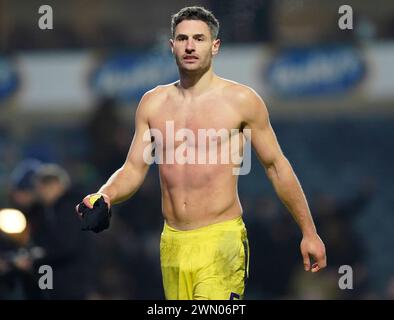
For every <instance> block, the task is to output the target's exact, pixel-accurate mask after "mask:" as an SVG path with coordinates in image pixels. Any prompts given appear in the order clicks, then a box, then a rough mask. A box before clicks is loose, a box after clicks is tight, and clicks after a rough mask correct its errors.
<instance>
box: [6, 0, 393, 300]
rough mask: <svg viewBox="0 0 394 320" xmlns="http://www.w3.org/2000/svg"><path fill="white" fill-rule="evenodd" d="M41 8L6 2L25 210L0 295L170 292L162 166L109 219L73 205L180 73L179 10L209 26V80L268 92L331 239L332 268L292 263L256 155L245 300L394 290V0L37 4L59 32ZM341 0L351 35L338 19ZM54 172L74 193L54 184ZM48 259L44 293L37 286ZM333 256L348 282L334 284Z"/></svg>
mask: <svg viewBox="0 0 394 320" xmlns="http://www.w3.org/2000/svg"><path fill="white" fill-rule="evenodd" d="M42 4H44V3H42V1H37V0H17V1H12V0H0V209H1V208H10V207H11V208H18V209H20V210H22V211H23V212H24V214H25V216H26V218H27V228H26V229H25V231H23V232H22V233H19V234H18V233H17V234H10V233H6V232H4V231H0V298H2V299H31V298H34V299H62V298H73V299H163V290H162V284H161V277H160V263H159V238H160V232H161V228H162V224H163V221H162V217H161V214H160V212H161V210H160V206H161V203H160V190H159V183H158V175H157V167H156V166H152V167H151V169H150V172H149V175H148V177H147V179H146V181H145V183H144V185H143V186H142V188H141V189H140V190H139V191H138V193H137V194H136V195H135V196H134V198H132V199H131V200H129V201H128V202H127V203H124V204H122V205H118V206H116V207H114V208H113V211H114V213H113V218H112V225H111V229H110V230H107V231H105V232H103V233H102V234H98V235H96V234H93V233H92V234H87V233H83V232H80V231H79V222H78V220H77V218H76V216H74V212H73V210H74V206H75V205H76V204H77V203H78V202H79V200H80V199H81V197H82V196H83V195H85V194H86V193H91V192H94V191H95V190H97V188H98V187H99V186H100V185H101V184H102V183H103V182H104V181H105V180H106V179H107V178H108V177H109V175H110V174H111V173H112V172H113V171H114V170H116V169H117V168H118V167H119V166H121V164H122V163H123V160H124V158H125V156H126V153H127V150H128V147H129V144H130V142H131V138H132V134H133V117H134V111H135V108H136V104H137V103H138V101H139V99H140V97H141V95H142V94H143V92H145V91H146V90H149V89H151V88H153V87H155V86H156V85H158V84H162V83H167V82H170V81H174V80H176V79H177V69H176V67H175V63H174V62H173V60H172V57H171V55H170V52H169V49H168V38H169V29H170V16H171V14H173V13H175V12H177V11H178V10H179V9H180V8H182V7H184V6H188V5H203V6H205V7H206V8H209V9H211V10H212V11H213V12H214V14H215V15H216V17H217V18H218V19H219V20H220V22H221V31H220V38H221V39H222V49H221V53H220V54H219V56H218V57H217V58H216V59H215V70H216V73H217V74H218V75H220V76H223V77H225V78H230V79H232V80H235V81H239V82H242V83H245V84H247V85H250V86H251V87H252V88H254V89H255V90H257V91H258V92H259V93H260V94H261V95H262V97H263V98H264V100H265V101H266V104H267V106H268V108H269V111H270V114H271V122H272V125H273V127H274V129H275V130H276V133H277V136H278V139H279V142H280V144H281V146H282V149H283V150H284V152H285V154H286V155H287V157H288V158H289V160H290V162H291V163H292V164H293V167H294V169H295V172H296V173H297V175H298V177H299V179H300V181H301V183H302V185H303V188H304V191H305V193H306V196H307V198H308V200H309V203H310V207H311V209H312V213H313V216H314V218H315V221H316V224H317V226H318V229H319V232H320V235H321V237H322V238H323V240H324V241H325V242H326V246H327V253H328V268H327V269H326V270H325V271H323V272H322V273H319V274H318V275H315V274H309V273H305V272H303V269H302V259H301V256H300V253H299V240H300V233H299V231H298V228H297V227H296V225H295V223H294V222H293V221H292V219H291V217H290V214H289V213H288V212H287V211H286V210H285V208H284V206H283V205H282V204H281V203H280V201H279V200H278V198H277V197H276V195H275V193H274V191H273V188H272V186H271V185H270V184H269V182H268V180H267V179H266V178H265V174H264V171H263V169H262V168H261V166H259V165H258V163H257V161H256V159H255V158H253V163H252V171H251V173H250V174H249V175H246V176H241V177H240V183H239V191H240V197H241V201H242V202H243V206H244V213H245V214H244V217H245V218H244V219H245V222H246V225H247V227H248V232H249V238H250V242H251V265H250V278H249V281H248V285H247V293H246V298H247V299H393V298H394V251H393V245H394V232H393V226H394V214H393V213H394V198H393V194H394V183H393V178H394V167H393V160H394V145H393V137H394V126H393V116H394V77H393V74H394V2H393V1H390V0H375V1H368V0H352V1H346V2H343V1H337V0H332V1H324V0H313V1H312V0H275V1H274V0H243V1H241V0H226V1H224V0H205V1H198V0H196V1H193V2H191V1H182V0H166V1H153V0H145V1H143V2H141V1H133V0H112V1H110V0H95V1H93V0H69V1H60V0H56V1H55V0H48V1H45V4H48V5H50V6H51V7H52V9H53V26H54V29H53V30H40V29H39V28H38V24H37V21H38V19H39V17H40V15H39V14H38V8H39V7H40V6H41V5H42ZM342 4H347V5H351V7H352V8H353V25H354V29H353V30H340V29H339V27H338V19H339V17H340V15H339V14H338V8H339V6H341V5H342ZM47 163H52V164H58V165H59V166H60V168H59V167H57V168H56V170H50V168H49V170H48V167H47V168H46V169H47V170H46V171H45V170H41V171H40V167H41V165H42V164H47ZM61 168H63V169H64V170H66V171H67V172H68V174H69V176H70V178H71V188H70V189H68V191H66V188H63V189H61V188H60V189H59V190H62V191H61V192H59V193H57V194H54V195H51V190H54V188H52V187H51V186H53V185H52V184H51V183H56V181H55V182H54V180H56V179H53V177H54V176H55V177H59V176H64V172H63V171H62V170H61ZM52 169H53V168H52ZM43 171H44V172H43ZM37 172H39V174H38V176H39V177H40V178H39V181H40V182H41V184H40V187H39V188H38V187H37V184H34V183H33V181H32V177H34V176H35V174H36V173H37ZM58 182H59V183H60V184H62V183H64V180H62V179H59V181H58ZM37 188H38V189H37ZM0 220H1V219H0ZM42 264H49V265H51V266H52V267H53V270H54V277H55V278H54V290H44V291H43V290H39V289H38V288H37V281H38V278H39V276H40V274H38V267H39V266H40V265H42ZM341 265H350V266H351V267H352V268H353V276H354V282H353V289H352V290H340V289H339V287H338V280H339V278H340V276H341V274H339V273H338V269H339V267H340V266H341Z"/></svg>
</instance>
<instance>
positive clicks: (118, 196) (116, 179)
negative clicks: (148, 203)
mask: <svg viewBox="0 0 394 320" xmlns="http://www.w3.org/2000/svg"><path fill="white" fill-rule="evenodd" d="M147 171H148V168H146V169H145V168H144V169H143V170H137V169H136V168H134V167H133V166H131V165H127V164H125V165H123V166H122V167H121V168H120V169H118V170H117V171H115V173H114V174H113V175H112V176H111V177H110V178H109V179H108V181H107V182H106V183H105V184H104V185H103V186H102V187H101V188H100V189H99V191H98V192H99V193H104V194H106V195H107V196H108V197H109V198H110V201H111V204H117V203H120V202H122V201H125V200H127V199H129V198H130V197H131V196H132V195H133V194H134V193H135V192H137V190H138V188H139V187H140V186H141V184H142V183H143V181H144V179H145V176H146V173H147Z"/></svg>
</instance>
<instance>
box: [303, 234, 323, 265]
mask: <svg viewBox="0 0 394 320" xmlns="http://www.w3.org/2000/svg"><path fill="white" fill-rule="evenodd" d="M300 248H301V254H302V258H303V260H304V269H305V271H309V270H311V271H312V272H318V271H319V270H321V269H323V268H325V267H326V266H327V258H326V248H325V246H324V243H323V241H322V240H321V239H320V237H319V236H318V234H317V233H315V234H313V235H310V236H304V237H303V238H302V241H301V245H300ZM310 256H312V257H313V258H314V260H315V261H316V262H314V263H313V265H312V269H311V260H310Z"/></svg>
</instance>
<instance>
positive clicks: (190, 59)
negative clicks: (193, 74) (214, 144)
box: [183, 55, 198, 63]
mask: <svg viewBox="0 0 394 320" xmlns="http://www.w3.org/2000/svg"><path fill="white" fill-rule="evenodd" d="M197 60H198V57H196V56H193V55H185V56H183V61H185V62H186V63H193V62H196V61H197Z"/></svg>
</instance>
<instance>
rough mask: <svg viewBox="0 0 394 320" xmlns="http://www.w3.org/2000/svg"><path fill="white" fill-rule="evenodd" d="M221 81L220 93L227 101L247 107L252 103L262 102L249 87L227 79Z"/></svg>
mask: <svg viewBox="0 0 394 320" xmlns="http://www.w3.org/2000/svg"><path fill="white" fill-rule="evenodd" d="M222 80H223V90H222V92H223V95H224V97H225V98H226V99H228V100H229V101H232V102H233V103H236V104H237V105H243V104H247V105H249V104H251V103H253V102H257V100H260V101H261V100H262V99H261V97H260V96H259V94H258V93H257V92H256V91H255V90H254V89H252V88H251V87H249V86H247V85H245V84H242V83H239V82H235V81H231V80H227V79H222Z"/></svg>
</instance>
